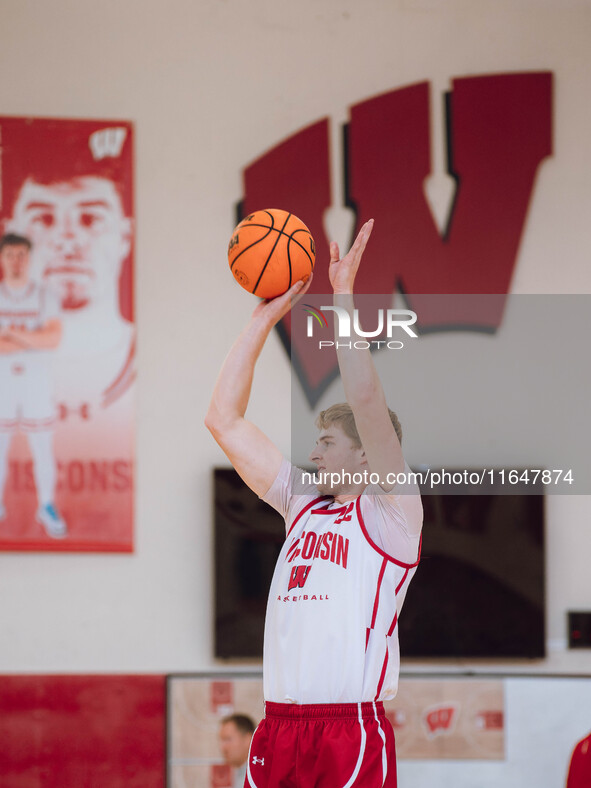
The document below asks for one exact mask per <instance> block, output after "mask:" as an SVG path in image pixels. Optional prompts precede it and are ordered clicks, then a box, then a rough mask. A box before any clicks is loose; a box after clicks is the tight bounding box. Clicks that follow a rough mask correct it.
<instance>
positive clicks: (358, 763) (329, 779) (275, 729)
mask: <svg viewBox="0 0 591 788" xmlns="http://www.w3.org/2000/svg"><path fill="white" fill-rule="evenodd" d="M244 785H245V788H396V750H395V746H394V731H393V730H392V726H391V725H390V723H389V722H388V720H387V719H386V717H385V715H384V707H383V705H382V704H381V703H350V704H334V705H333V704H326V705H324V704H323V705H318V706H317V705H310V706H308V705H303V706H299V705H295V704H294V705H292V704H286V703H266V704H265V718H264V719H263V721H262V722H261V724H260V725H259V726H258V728H257V729H256V731H255V734H254V736H253V739H252V742H251V745H250V753H249V756H248V765H247V770H246V781H245V783H244Z"/></svg>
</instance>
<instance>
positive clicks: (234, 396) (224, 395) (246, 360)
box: [205, 318, 273, 433]
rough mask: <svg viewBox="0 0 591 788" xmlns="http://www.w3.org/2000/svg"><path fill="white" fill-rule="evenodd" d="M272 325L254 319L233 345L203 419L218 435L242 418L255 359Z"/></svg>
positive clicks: (248, 396) (249, 389)
mask: <svg viewBox="0 0 591 788" xmlns="http://www.w3.org/2000/svg"><path fill="white" fill-rule="evenodd" d="M272 328H273V323H270V322H268V321H264V320H260V319H256V318H253V319H252V320H251V321H250V323H249V324H248V325H247V326H246V328H245V329H244V331H243V332H242V333H241V334H240V336H239V337H238V339H237V340H236V341H235V343H234V344H233V346H232V348H231V350H230V352H229V353H228V355H227V357H226V360H225V361H224V363H223V366H222V369H221V371H220V374H219V375H218V379H217V381H216V385H215V388H214V391H213V396H212V398H211V402H210V405H209V409H208V411H207V415H206V418H205V424H206V426H207V428H208V429H209V430H210V431H211V432H213V433H216V432H218V433H219V432H220V431H221V430H223V429H224V428H227V427H230V426H231V425H232V424H233V422H235V421H236V420H237V419H241V418H244V415H245V413H246V408H247V406H248V401H249V399H250V391H251V388H252V381H253V377H254V369H255V365H256V362H257V359H258V357H259V355H260V353H261V350H262V349H263V346H264V344H265V340H266V339H267V337H268V336H269V333H270V331H271V329H272Z"/></svg>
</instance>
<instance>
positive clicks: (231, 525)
mask: <svg viewBox="0 0 591 788" xmlns="http://www.w3.org/2000/svg"><path fill="white" fill-rule="evenodd" d="M506 489H507V488H506V487H504V488H502V489H501V488H500V487H499V489H498V490H497V489H491V490H490V492H491V494H487V495H465V494H455V493H452V494H448V495H423V508H424V513H425V519H424V526H423V547H422V558H421V563H420V565H419V567H418V569H417V572H416V575H415V577H414V579H413V581H412V583H411V585H410V588H409V591H408V594H407V597H406V600H405V603H404V608H403V611H402V615H401V617H400V622H399V625H400V631H399V637H400V650H401V654H402V656H403V657H417V658H442V657H453V658H480V657H482V658H489V659H494V658H539V657H543V656H544V655H545V593H544V589H545V583H544V579H545V565H544V498H543V495H542V494H533V495H532V494H529V495H520V494H511V495H506V494H503V493H504V492H505V491H506ZM214 527H215V537H214V543H215V656H216V657H220V658H248V657H255V658H256V657H261V656H262V646H263V630H264V620H265V608H266V602H267V592H268V589H269V585H270V583H271V577H272V574H273V569H274V566H275V561H276V560H277V556H278V555H279V552H280V550H281V546H282V544H283V541H284V533H285V531H284V524H283V519H282V518H281V517H280V515H279V514H278V513H277V512H275V511H274V510H273V509H271V507H269V506H268V505H267V504H265V503H263V502H262V501H260V500H259V499H258V497H257V496H256V495H255V494H254V493H253V492H251V490H249V489H248V487H246V485H245V484H244V483H243V482H242V480H241V479H240V477H239V476H238V474H237V473H236V472H235V471H234V470H233V469H230V468H217V469H215V470H214Z"/></svg>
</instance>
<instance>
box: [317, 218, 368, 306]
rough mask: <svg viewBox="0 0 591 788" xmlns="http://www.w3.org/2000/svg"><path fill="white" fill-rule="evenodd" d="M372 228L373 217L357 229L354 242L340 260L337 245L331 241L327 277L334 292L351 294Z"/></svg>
mask: <svg viewBox="0 0 591 788" xmlns="http://www.w3.org/2000/svg"><path fill="white" fill-rule="evenodd" d="M372 230H373V219H370V220H369V221H367V222H365V224H364V225H363V227H362V228H361V230H359V233H358V235H357V238H356V239H355V243H354V244H353V246H352V247H351V249H350V250H349V252H348V254H346V255H345V256H344V257H343V259H342V260H341V259H340V251H339V245H338V244H337V243H335V242H334V241H333V243H331V245H330V264H329V266H328V277H329V279H330V283H331V285H332V289H333V291H334V292H335V293H341V294H351V293H352V292H353V284H354V282H355V276H356V274H357V269H358V268H359V264H360V263H361V258H362V257H363V252H364V250H365V247H366V245H367V242H368V241H369V236H370V235H371V231H372Z"/></svg>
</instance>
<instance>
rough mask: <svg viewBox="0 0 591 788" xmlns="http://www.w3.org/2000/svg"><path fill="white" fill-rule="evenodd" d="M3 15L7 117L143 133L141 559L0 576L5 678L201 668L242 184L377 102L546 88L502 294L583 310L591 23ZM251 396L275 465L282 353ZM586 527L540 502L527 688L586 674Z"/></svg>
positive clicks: (201, 4) (327, 8)
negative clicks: (582, 611) (568, 638)
mask: <svg viewBox="0 0 591 788" xmlns="http://www.w3.org/2000/svg"><path fill="white" fill-rule="evenodd" d="M1 11H2V16H1V18H2V26H1V29H0V88H1V95H2V107H1V112H2V113H3V114H11V115H36V116H57V117H92V118H95V117H96V118H123V119H130V120H132V121H134V123H135V124H136V144H137V147H136V194H137V200H136V207H137V271H136V304H137V320H138V327H139V370H140V374H139V396H138V433H137V450H138V472H137V496H136V502H137V524H136V545H137V546H136V552H135V554H134V555H132V556H127V555H119V556H118V555H19V554H5V555H1V556H0V633H1V635H0V644H1V645H0V671H3V672H8V671H32V672H91V671H114V672H125V671H162V672H172V671H191V670H200V669H205V668H210V667H212V666H213V665H214V661H213V658H212V617H211V610H212V562H211V552H212V539H211V476H210V471H211V467H212V466H213V465H216V464H225V459H224V457H223V455H222V454H221V453H220V451H219V450H218V449H217V447H216V446H215V444H214V443H213V441H212V440H211V438H210V437H209V435H208V434H207V433H206V431H205V429H204V427H203V424H202V418H203V414H204V411H205V409H206V406H207V402H208V397H209V393H210V391H211V388H212V386H213V382H214V380H215V375H216V372H217V369H218V367H219V365H220V363H221V360H222V358H223V355H224V354H225V352H226V350H227V348H228V346H229V344H230V342H231V341H232V338H233V337H234V336H235V335H236V334H237V333H238V331H239V330H240V328H241V326H242V325H243V323H244V321H245V320H246V319H247V317H248V315H249V313H250V311H251V310H252V308H253V305H254V303H253V299H252V298H251V297H249V296H247V295H246V294H244V293H243V292H242V291H241V290H240V289H239V288H238V287H236V286H235V285H234V284H233V283H232V281H231V278H230V277H229V274H228V271H227V265H226V262H225V249H226V244H227V240H228V237H229V233H230V230H231V228H232V225H233V216H234V213H233V211H234V204H235V203H236V201H238V200H239V199H240V198H241V196H242V194H241V180H240V173H241V169H242V168H243V167H244V166H245V165H246V164H247V163H249V162H250V161H252V160H253V159H254V158H255V157H256V156H258V155H259V154H261V153H262V152H264V151H265V150H266V149H268V148H269V147H270V146H272V145H273V144H275V143H276V142H278V141H280V140H281V139H283V138H284V137H286V136H288V135H290V134H292V133H293V132H295V131H296V130H298V129H299V128H301V127H302V126H305V125H307V124H308V123H310V122H312V121H314V120H317V119H318V118H320V117H324V116H326V115H331V116H332V117H333V118H334V119H336V120H337V121H341V120H343V119H345V118H346V110H347V107H348V106H350V105H351V104H353V103H356V102H358V101H361V100H363V99H365V98H367V97H369V96H371V95H374V94H376V93H379V92H382V91H386V90H391V89H393V88H396V87H400V86H404V85H407V84H409V83H413V82H416V81H420V80H431V81H432V82H433V84H434V87H435V89H436V91H437V93H436V95H438V93H440V92H441V91H443V90H445V89H446V87H447V85H448V81H449V80H450V79H451V78H452V77H455V76H463V75H469V74H479V73H492V72H506V71H516V70H519V71H521V70H538V69H543V70H552V71H553V72H554V73H555V156H554V158H553V159H550V160H547V161H546V162H545V163H544V164H543V166H542V168H541V170H540V172H539V177H538V182H537V188H536V192H535V196H534V200H533V204H532V207H531V212H530V215H529V218H528V224H527V228H526V234H525V237H524V241H523V244H522V248H521V251H520V257H519V261H518V267H517V271H516V275H515V279H514V287H515V290H516V291H517V292H521V293H527V292H535V293H553V292H585V293H588V292H589V291H590V290H591V267H590V266H589V249H590V248H591V221H589V217H590V216H591V190H590V188H589V184H590V181H591V148H590V146H589V144H588V141H589V139H591V101H589V99H590V95H589V93H590V89H589V80H588V75H589V70H590V67H591V55H590V54H589V34H590V33H591V3H590V2H588V1H585V0H580V1H576V0H535V1H534V0H490V2H489V1H488V0H483V1H482V2H474V0H364V2H363V3H361V2H354V1H353V0H345V1H344V2H338V3H337V2H336V1H335V0H330V1H329V0H299V2H297V3H295V2H293V3H286V2H282V0H274V1H273V2H272V1H271V0H250V2H243V1H242V0H167V2H164V0H102V2H98V0H95V1H94V2H90V0H53V1H52V2H51V3H44V2H42V1H41V0H3V2H2V4H1ZM434 134H435V135H436V139H439V140H440V141H441V134H440V131H439V129H438V128H434ZM434 154H435V161H436V162H439V166H442V164H441V163H442V156H441V152H440V149H439V148H437V147H436V148H435V150H434ZM257 381H258V384H259V385H258V387H257V390H256V396H255V399H254V402H253V406H252V411H251V416H252V418H253V419H254V420H256V421H259V422H260V423H262V424H264V425H265V428H266V430H267V431H268V432H269V434H271V435H272V436H273V437H274V439H275V440H276V441H277V442H278V444H279V445H280V447H281V448H282V450H284V451H286V452H287V451H288V450H289V419H288V418H287V413H288V402H289V394H290V380H289V369H288V365H287V361H286V358H285V355H284V352H283V350H282V349H281V347H280V345H279V341H278V339H277V338H276V337H275V336H273V337H272V338H271V340H270V342H269V346H268V347H267V348H266V351H265V354H264V356H263V358H262V359H261V362H260V366H259V369H258V371H257ZM269 381H272V386H269V385H268V382H269ZM265 382H267V385H265ZM276 403H280V405H279V406H278V405H277V404H276ZM590 515H591V501H590V499H589V498H588V497H577V498H566V497H565V498H551V499H550V500H549V502H548V535H549V551H548V590H549V594H548V610H549V613H548V616H549V618H548V620H549V639H550V645H551V647H552V649H553V651H552V656H551V658H550V659H549V660H548V662H547V663H546V664H545V665H541V666H540V667H544V668H550V669H553V670H554V669H557V670H573V671H577V670H583V669H588V668H589V667H590V665H589V663H590V662H591V660H589V656H588V655H585V654H584V655H583V657H578V656H577V655H573V654H568V653H565V652H564V637H565V610H566V609H569V608H576V607H587V608H589V607H590V605H591V595H590V593H589V585H588V556H589V555H590V554H591V529H590V528H589V520H590Z"/></svg>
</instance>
